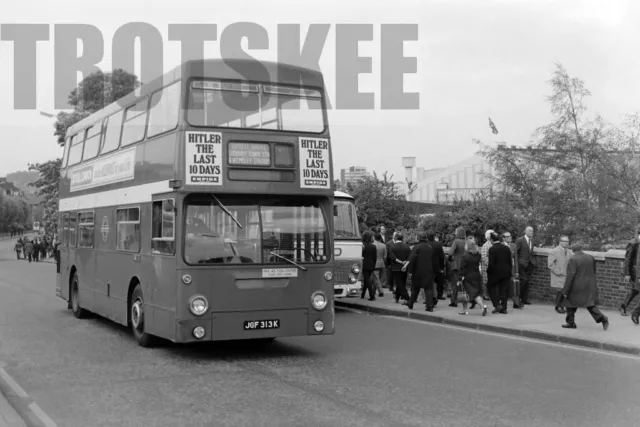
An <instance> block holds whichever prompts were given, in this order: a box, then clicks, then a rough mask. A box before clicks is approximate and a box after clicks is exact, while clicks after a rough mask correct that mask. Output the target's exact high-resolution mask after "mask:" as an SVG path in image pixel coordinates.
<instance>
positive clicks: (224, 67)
mask: <svg viewBox="0 0 640 427" xmlns="http://www.w3.org/2000/svg"><path fill="white" fill-rule="evenodd" d="M256 62H257V63H259V64H260V65H262V67H263V68H261V67H257V66H256ZM265 70H266V72H267V73H268V76H265V74H264V71H265ZM301 74H304V75H305V80H304V83H305V84H304V86H305V87H316V88H320V89H323V92H324V79H323V77H322V73H321V72H320V71H317V70H313V69H311V68H305V67H299V66H297V65H291V64H285V63H279V62H273V61H257V60H255V59H250V60H249V59H240V58H236V59H205V60H195V59H194V60H190V61H185V62H184V63H183V64H181V65H178V66H176V67H175V68H173V69H172V70H171V71H169V72H167V73H165V74H164V75H162V76H160V77H158V78H156V79H154V80H152V81H151V82H149V83H145V84H144V85H143V86H142V87H140V88H139V89H137V90H135V91H133V92H131V93H129V94H127V95H125V96H123V97H122V98H120V99H118V100H116V101H114V102H112V103H111V104H109V105H107V106H106V107H104V108H103V109H102V110H99V111H97V112H95V113H93V114H91V115H90V116H89V117H86V118H84V119H83V120H80V121H79V122H78V123H75V124H74V125H73V126H69V129H67V132H66V134H67V136H73V135H75V134H76V133H77V132H78V131H80V130H83V129H85V128H87V127H89V126H90V125H93V124H94V123H97V122H101V121H102V120H103V119H105V118H106V117H109V116H110V115H112V114H114V113H116V112H118V111H120V110H121V109H122V107H123V106H125V105H129V104H132V103H134V102H135V101H136V100H138V99H140V98H142V97H144V96H146V95H149V94H151V93H153V92H155V91H157V90H159V89H162V88H163V87H165V86H167V85H169V84H170V83H173V82H175V81H176V80H180V79H181V78H182V76H185V77H187V78H190V77H207V78H216V79H224V80H244V81H256V82H261V83H270V82H277V83H278V84H284V85H293V86H300V85H301V80H300V75H301ZM265 77H266V78H265Z"/></svg>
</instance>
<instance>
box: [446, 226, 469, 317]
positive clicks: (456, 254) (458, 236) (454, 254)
mask: <svg viewBox="0 0 640 427" xmlns="http://www.w3.org/2000/svg"><path fill="white" fill-rule="evenodd" d="M465 240H466V232H465V230H464V227H458V228H456V231H455V240H454V241H453V243H452V244H451V249H449V263H450V266H451V271H452V272H453V274H452V278H451V279H452V280H451V282H450V283H449V285H450V286H451V303H450V304H449V307H457V306H458V302H457V300H458V292H457V288H456V286H457V283H458V281H460V279H461V278H462V275H461V268H462V257H463V256H464V254H465V252H466V249H465V243H466V242H465Z"/></svg>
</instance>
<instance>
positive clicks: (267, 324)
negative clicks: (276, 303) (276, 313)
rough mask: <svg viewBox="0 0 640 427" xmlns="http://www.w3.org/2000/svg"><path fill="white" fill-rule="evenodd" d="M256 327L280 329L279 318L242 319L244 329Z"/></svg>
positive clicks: (250, 329) (253, 329) (249, 329)
mask: <svg viewBox="0 0 640 427" xmlns="http://www.w3.org/2000/svg"><path fill="white" fill-rule="evenodd" d="M258 329H280V319H271V320H245V321H244V330H245V331H255V330H258Z"/></svg>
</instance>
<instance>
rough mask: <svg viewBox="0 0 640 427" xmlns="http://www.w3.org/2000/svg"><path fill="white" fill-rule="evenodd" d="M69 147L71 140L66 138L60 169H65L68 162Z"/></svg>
mask: <svg viewBox="0 0 640 427" xmlns="http://www.w3.org/2000/svg"><path fill="white" fill-rule="evenodd" d="M70 146H71V138H67V141H66V143H65V144H64V155H63V156H62V167H63V168H66V167H67V160H69V147H70Z"/></svg>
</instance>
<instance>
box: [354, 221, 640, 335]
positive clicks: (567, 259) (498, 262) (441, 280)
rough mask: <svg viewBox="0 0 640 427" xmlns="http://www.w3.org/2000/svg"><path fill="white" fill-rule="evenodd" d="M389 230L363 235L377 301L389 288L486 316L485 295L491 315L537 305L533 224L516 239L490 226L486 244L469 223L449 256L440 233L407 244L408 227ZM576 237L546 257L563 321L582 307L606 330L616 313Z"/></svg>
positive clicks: (367, 286)
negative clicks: (604, 305)
mask: <svg viewBox="0 0 640 427" xmlns="http://www.w3.org/2000/svg"><path fill="white" fill-rule="evenodd" d="M386 231H387V230H386V227H385V226H384V225H382V226H380V227H378V228H376V229H372V230H370V231H365V232H364V233H363V236H362V241H363V248H362V257H363V265H362V280H363V287H362V293H361V298H365V296H366V294H367V292H368V294H369V300H371V301H374V300H375V299H376V293H377V295H378V296H379V297H382V296H384V289H385V288H387V289H389V290H390V291H391V292H392V293H393V297H394V299H395V302H396V303H400V302H402V304H403V305H405V306H407V308H408V309H409V310H413V308H414V305H415V304H416V302H417V301H418V298H421V302H423V303H424V304H425V306H426V311H429V312H433V311H434V308H435V306H436V305H437V304H438V301H439V300H447V298H450V304H449V307H459V305H462V307H461V311H460V312H459V314H460V315H468V314H469V310H472V309H475V308H476V307H479V308H480V315H481V316H486V315H487V313H488V309H487V305H486V304H485V302H486V301H491V305H492V306H493V310H492V312H491V313H492V314H502V315H504V314H508V306H509V302H510V301H511V303H512V305H511V307H512V308H513V309H515V310H522V309H523V308H524V307H525V306H526V305H530V304H531V301H530V299H529V292H530V283H531V277H532V273H533V269H534V267H535V265H536V257H534V256H533V252H534V247H535V246H536V244H535V242H534V236H533V234H534V233H533V228H532V227H526V229H525V230H524V234H523V235H522V236H520V237H518V238H517V239H515V242H514V241H513V237H512V236H511V233H510V232H508V231H505V232H502V233H497V232H495V231H494V230H487V231H486V233H485V239H486V242H485V243H484V244H483V245H482V246H481V247H478V244H477V242H476V240H475V237H474V236H471V235H469V236H467V233H466V230H465V229H464V227H458V228H457V229H456V230H455V239H454V241H453V243H452V244H451V246H450V249H449V251H448V254H445V251H444V248H443V245H442V244H441V243H440V242H439V241H438V238H437V236H436V235H435V234H434V233H425V232H422V233H419V234H418V237H417V241H416V242H410V243H408V242H405V241H404V240H405V236H404V235H403V233H402V232H395V231H393V230H391V231H390V233H389V235H390V236H391V238H387V233H386ZM638 231H639V234H638V236H637V238H636V239H635V246H632V247H631V246H630V248H631V249H630V248H628V250H627V252H628V257H627V258H628V259H629V260H630V261H629V262H627V263H625V265H626V267H625V268H626V271H627V273H628V274H627V276H628V277H627V279H629V280H631V281H633V283H637V282H636V276H635V271H636V270H635V265H636V263H635V262H636V261H635V259H636V258H638V257H640V250H638V249H639V247H640V228H639V229H638ZM570 243H571V242H570V239H569V237H568V236H561V237H560V239H559V244H558V246H557V247H555V248H554V249H553V250H551V252H550V253H549V256H548V258H547V259H548V261H547V262H548V265H547V268H548V269H549V271H550V276H551V283H550V285H551V287H552V288H554V289H556V298H555V310H556V311H557V312H558V313H561V314H565V315H566V323H565V324H564V325H562V327H564V328H571V329H573V328H576V327H577V326H576V323H575V313H576V311H577V309H578V308H580V307H582V308H586V309H587V310H588V311H589V313H590V314H591V316H592V317H593V319H594V320H595V321H596V323H600V324H602V326H603V328H604V329H605V330H607V329H608V327H609V319H608V318H607V316H605V315H604V314H602V312H601V311H600V310H599V309H598V307H597V303H598V288H597V283H596V261H595V259H594V258H593V257H592V256H591V255H589V254H586V253H585V252H584V251H583V249H582V248H583V245H582V243H581V242H579V241H578V242H574V244H573V245H571V248H570ZM633 250H635V252H633V253H632V251H633ZM407 288H409V289H410V290H411V294H409V292H408V291H407ZM633 289H634V290H633V291H632V294H630V297H629V301H625V304H624V305H623V307H621V312H624V313H626V307H628V305H629V303H630V302H631V300H632V299H633V298H634V297H635V296H636V295H638V294H640V286H637V285H636V286H634V287H633ZM445 295H446V296H445ZM638 315H640V305H639V306H638V308H637V309H636V311H634V312H633V314H632V320H633V321H634V322H635V323H638V322H637V321H638Z"/></svg>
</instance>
